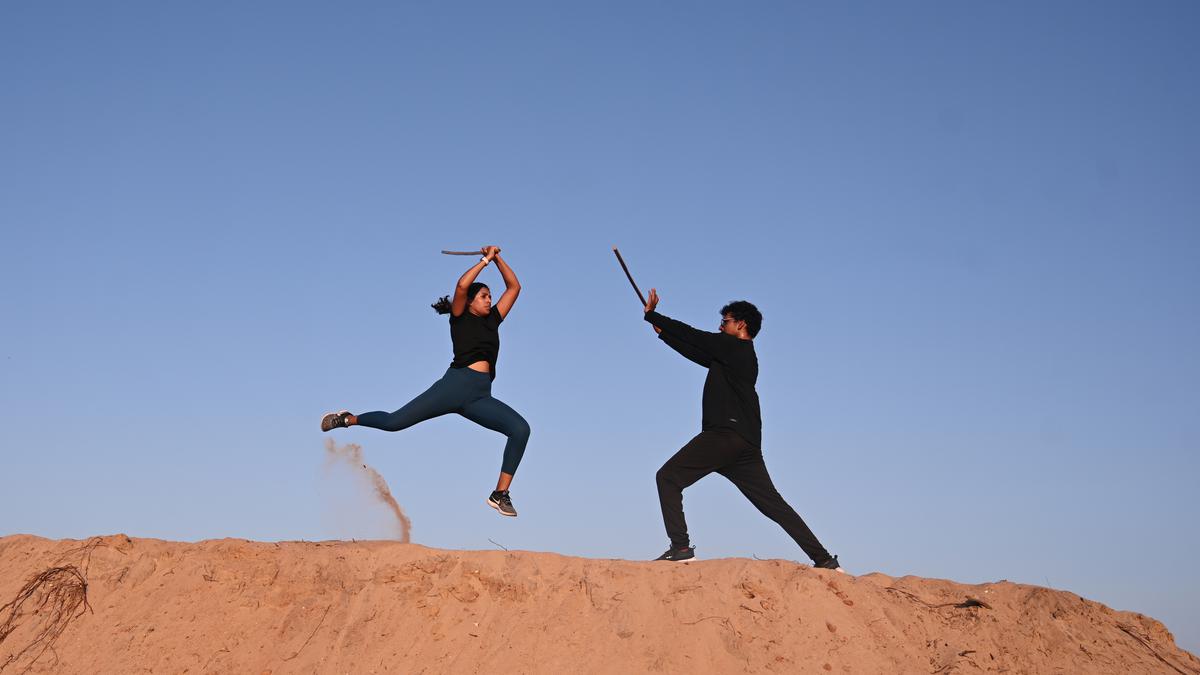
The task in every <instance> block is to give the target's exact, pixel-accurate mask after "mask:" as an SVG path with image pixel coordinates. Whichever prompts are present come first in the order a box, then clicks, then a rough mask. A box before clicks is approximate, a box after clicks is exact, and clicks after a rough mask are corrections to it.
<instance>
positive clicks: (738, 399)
mask: <svg viewBox="0 0 1200 675" xmlns="http://www.w3.org/2000/svg"><path fill="white" fill-rule="evenodd" d="M646 321H649V322H650V323H651V324H653V325H654V326H655V327H657V328H660V329H662V332H661V333H659V334H658V337H659V339H660V340H662V341H663V342H665V343H667V346H668V347H670V348H671V349H674V350H675V351H677V352H679V353H680V354H682V355H683V356H684V357H686V358H687V359H688V360H689V361H692V362H693V363H696V364H699V365H701V366H704V367H705V368H708V377H707V378H705V380H704V397H703V416H702V421H701V429H702V430H704V431H711V430H716V429H728V430H730V431H733V432H735V433H737V435H739V436H741V437H742V438H744V439H746V441H748V442H749V443H751V444H752V445H754V447H756V448H759V447H762V413H761V412H760V410H759V407H758V392H757V391H755V389H754V384H755V382H757V381H758V356H757V355H755V353H754V342H753V341H752V340H742V339H740V338H738V337H736V336H733V335H726V334H725V333H706V332H704V331H702V330H697V329H695V328H692V327H691V326H689V325H687V324H686V323H683V322H682V321H676V320H675V319H671V318H668V317H665V316H663V315H662V314H659V313H658V312H646Z"/></svg>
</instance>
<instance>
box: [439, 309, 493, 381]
mask: <svg viewBox="0 0 1200 675" xmlns="http://www.w3.org/2000/svg"><path fill="white" fill-rule="evenodd" d="M501 321H504V317H502V316H500V312H498V311H496V309H495V308H494V307H493V308H492V311H491V312H489V313H488V315H487V316H476V315H475V314H472V313H471V311H470V310H463V313H462V314H461V315H459V316H454V315H453V314H451V315H450V340H451V341H452V342H453V343H454V360H453V361H452V362H451V363H450V367H451V368H466V367H467V366H469V365H471V364H472V363H475V362H476V361H487V362H488V366H490V367H491V371H492V379H493V380H494V379H496V358H497V357H498V356H500V331H499V327H500V322H501Z"/></svg>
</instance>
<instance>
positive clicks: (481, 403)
mask: <svg viewBox="0 0 1200 675" xmlns="http://www.w3.org/2000/svg"><path fill="white" fill-rule="evenodd" d="M480 253H482V254H483V257H482V258H480V259H479V262H477V263H475V264H474V265H473V266H472V267H471V269H469V270H467V271H466V272H465V273H463V275H462V277H461V278H459V280H458V284H457V285H456V286H455V287H454V299H453V300H451V299H450V296H443V297H442V298H441V299H439V300H438V301H437V302H436V303H434V304H433V309H434V310H436V311H437V313H438V314H449V315H450V339H451V341H453V343H454V361H453V362H451V364H450V367H449V368H448V369H447V370H446V374H445V375H443V376H442V379H440V380H438V381H437V382H435V383H434V384H433V386H432V387H430V388H429V389H427V390H425V393H423V394H421V395H420V396H418V397H416V398H414V399H413V400H412V401H410V402H409V403H408V404H407V405H405V406H404V407H403V408H401V409H399V410H397V411H396V412H391V413H388V412H382V411H375V412H367V413H362V414H360V415H353V414H351V413H350V412H349V411H346V410H343V411H341V412H336V413H329V414H327V415H325V417H324V418H322V419H321V431H329V430H331V429H336V428H338V427H352V426H354V425H356V424H357V425H361V426H364V427H372V428H374V429H383V430H384V431H400V430H401V429H407V428H408V427H411V426H412V425H414V424H416V423H418V422H423V421H425V420H428V419H432V418H434V417H438V416H440V415H445V414H447V413H452V412H453V413H458V414H459V415H462V416H463V417H465V418H467V419H469V420H471V421H472V422H475V423H476V424H479V425H481V426H484V427H487V428H488V429H491V430H493V431H499V432H500V433H502V434H504V435H505V436H507V437H508V443H506V444H505V446H504V461H503V463H502V464H501V466H500V478H499V480H497V481H496V489H495V490H494V491H493V492H492V494H491V496H489V497H488V499H487V504H488V506H491V507H492V508H494V509H496V511H498V512H499V513H500V515H503V516H516V515H517V510H516V509H515V508H513V504H512V498H511V497H510V496H509V493H508V487H509V485H510V484H511V483H512V479H513V474H515V473H516V472H517V465H518V464H520V463H521V456H522V455H523V454H525V444H526V443H527V442H528V441H529V424H528V423H527V422H526V421H525V419H524V418H523V417H521V416H520V415H519V414H517V411H515V410H513V409H512V408H510V407H508V406H507V405H505V404H504V403H503V402H501V401H499V400H497V399H495V398H492V380H494V379H496V357H497V356H498V355H499V353H500V334H499V332H498V328H499V326H500V322H502V321H504V318H505V317H506V316H508V312H509V310H511V309H512V306H513V303H514V302H516V301H517V296H518V295H520V293H521V284H520V282H518V281H517V275H516V274H514V273H513V271H512V268H511V267H509V266H508V264H507V263H505V262H504V259H503V258H501V257H500V248H499V247H497V246H485V247H483V248H482V249H480ZM493 261H494V262H495V263H496V267H497V268H499V269H500V276H501V277H503V278H504V294H503V295H501V296H500V300H499V301H497V302H496V305H495V306H494V307H493V306H492V292H491V289H489V288H488V287H487V285H486V284H482V283H479V282H477V281H475V278H476V277H478V276H479V273H480V272H481V271H483V268H484V267H487V266H488V264H490V263H492V262H493Z"/></svg>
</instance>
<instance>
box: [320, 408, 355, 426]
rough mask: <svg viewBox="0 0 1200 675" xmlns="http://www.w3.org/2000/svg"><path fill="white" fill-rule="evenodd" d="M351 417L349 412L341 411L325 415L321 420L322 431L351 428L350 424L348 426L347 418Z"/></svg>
mask: <svg viewBox="0 0 1200 675" xmlns="http://www.w3.org/2000/svg"><path fill="white" fill-rule="evenodd" d="M349 415H350V411H349V410H341V411H338V412H335V413H325V416H324V417H322V418H321V431H329V430H330V429H337V428H338V427H348V426H350V425H349V424H346V417H348V416H349Z"/></svg>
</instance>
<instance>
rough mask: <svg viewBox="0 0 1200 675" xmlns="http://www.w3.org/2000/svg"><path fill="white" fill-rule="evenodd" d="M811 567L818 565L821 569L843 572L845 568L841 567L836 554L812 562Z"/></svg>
mask: <svg viewBox="0 0 1200 675" xmlns="http://www.w3.org/2000/svg"><path fill="white" fill-rule="evenodd" d="M813 567H819V568H821V569H823V570H834V571H835V572H841V573H843V574H845V573H846V570H844V569H842V564H841V563H839V562H838V559H837V556H836V555H835V556H832V557H830V558H826V559H824V560H822V561H821V562H818V563H813Z"/></svg>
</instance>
